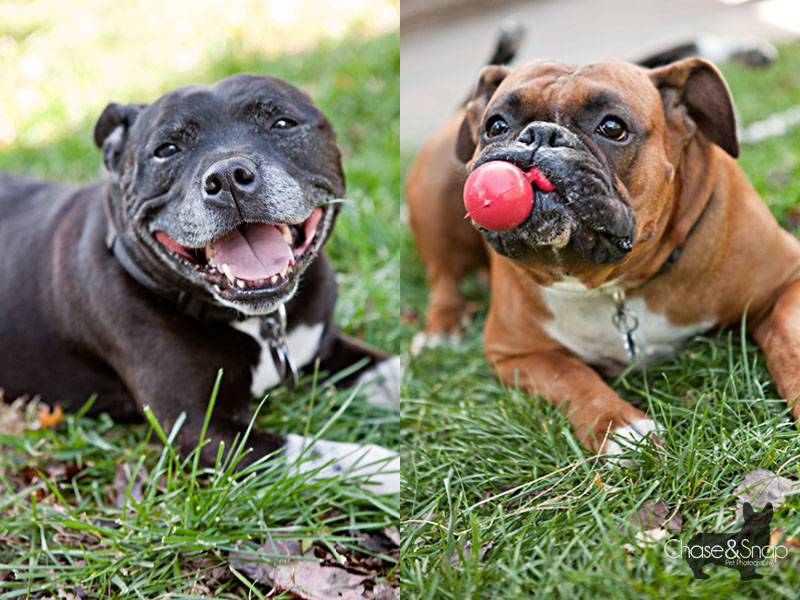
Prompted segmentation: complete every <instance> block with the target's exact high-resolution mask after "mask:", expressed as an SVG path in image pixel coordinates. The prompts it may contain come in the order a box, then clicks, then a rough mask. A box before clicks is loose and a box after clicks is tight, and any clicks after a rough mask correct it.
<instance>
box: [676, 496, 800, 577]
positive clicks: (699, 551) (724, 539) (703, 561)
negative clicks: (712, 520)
mask: <svg viewBox="0 0 800 600" xmlns="http://www.w3.org/2000/svg"><path fill="white" fill-rule="evenodd" d="M743 515H744V524H743V525H742V528H741V529H740V530H739V531H734V532H731V533H698V534H696V535H694V536H692V538H691V539H690V540H689V543H688V544H687V545H684V544H683V542H682V541H681V540H679V539H671V540H669V541H668V542H667V543H666V546H665V551H666V554H667V556H669V557H670V558H683V559H685V560H686V562H687V563H688V565H689V568H691V569H692V573H693V574H694V576H695V579H708V578H709V575H708V574H707V573H705V572H703V568H704V567H705V566H706V565H720V566H723V567H728V568H729V569H736V570H737V571H739V576H740V578H741V580H742V581H749V580H753V579H761V578H762V577H763V575H760V574H759V573H757V572H756V569H757V568H758V567H764V566H767V565H769V564H771V563H773V562H774V561H775V560H776V559H781V558H785V557H786V556H787V555H788V554H789V549H788V548H786V547H785V546H771V545H770V528H769V524H770V521H772V504H767V505H766V506H765V507H764V509H763V510H762V511H761V512H756V511H754V510H753V507H752V506H751V505H750V504H748V503H745V504H744V507H743Z"/></svg>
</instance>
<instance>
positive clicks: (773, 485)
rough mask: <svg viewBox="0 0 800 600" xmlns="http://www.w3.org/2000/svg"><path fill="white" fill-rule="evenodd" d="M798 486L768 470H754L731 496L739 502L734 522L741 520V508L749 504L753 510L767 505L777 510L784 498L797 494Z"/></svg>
mask: <svg viewBox="0 0 800 600" xmlns="http://www.w3.org/2000/svg"><path fill="white" fill-rule="evenodd" d="M798 489H800V485H798V483H797V482H796V481H792V480H791V479H787V478H786V477H779V476H777V475H775V473H773V472H772V471H770V470H768V469H756V470H754V471H750V472H749V473H748V474H747V475H745V476H744V481H743V482H742V483H740V484H739V485H737V486H736V488H735V489H734V490H733V495H734V496H736V497H737V500H738V502H739V504H738V506H737V507H736V520H740V519H741V518H742V506H743V505H744V503H745V502H749V503H750V504H751V505H752V506H753V508H764V507H765V506H766V505H767V503H769V504H772V508H773V509H777V508H778V507H779V506H781V505H782V504H783V503H784V502H785V501H786V496H787V495H790V494H793V493H797V491H798Z"/></svg>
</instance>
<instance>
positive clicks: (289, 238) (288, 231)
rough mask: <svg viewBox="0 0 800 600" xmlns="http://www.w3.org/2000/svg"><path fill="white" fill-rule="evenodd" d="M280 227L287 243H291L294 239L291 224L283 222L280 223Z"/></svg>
mask: <svg viewBox="0 0 800 600" xmlns="http://www.w3.org/2000/svg"><path fill="white" fill-rule="evenodd" d="M278 229H280V232H281V235H282V236H283V239H284V240H286V243H287V244H291V243H292V241H293V239H292V230H291V229H289V226H288V225H286V224H285V223H281V224H280V225H278Z"/></svg>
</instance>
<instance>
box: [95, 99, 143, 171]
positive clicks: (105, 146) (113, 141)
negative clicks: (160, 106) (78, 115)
mask: <svg viewBox="0 0 800 600" xmlns="http://www.w3.org/2000/svg"><path fill="white" fill-rule="evenodd" d="M145 106H147V105H146V104H127V105H125V106H123V105H122V104H109V105H108V106H106V107H105V109H104V110H103V114H101V115H100V118H99V119H98V120H97V124H96V125H95V126H94V143H95V144H97V147H98V148H100V149H101V150H102V151H103V162H104V163H105V165H106V167H107V168H108V169H109V170H111V169H113V168H114V166H115V165H116V164H117V160H118V159H119V156H120V154H121V153H122V149H123V147H124V146H125V142H126V141H127V140H128V131H129V130H130V127H131V125H133V122H134V121H135V120H136V116H137V115H138V114H139V113H140V112H141V111H142V109H143V108H144V107H145Z"/></svg>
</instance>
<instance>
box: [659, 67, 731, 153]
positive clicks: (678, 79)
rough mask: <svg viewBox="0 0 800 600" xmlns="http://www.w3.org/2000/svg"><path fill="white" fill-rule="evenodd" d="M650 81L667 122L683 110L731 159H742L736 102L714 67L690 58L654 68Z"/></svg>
mask: <svg viewBox="0 0 800 600" xmlns="http://www.w3.org/2000/svg"><path fill="white" fill-rule="evenodd" d="M650 78H651V80H652V81H653V84H654V85H655V86H656V88H658V91H659V93H660V94H661V101H662V102H663V103H664V113H665V115H666V116H667V119H669V117H670V114H672V113H673V111H675V110H681V109H682V110H683V111H684V112H685V114H686V115H688V116H689V118H691V120H692V121H694V123H695V124H696V125H697V128H698V129H700V131H702V132H703V134H705V136H706V137H707V138H708V139H709V140H711V141H712V142H714V143H715V144H716V145H717V146H719V147H720V148H722V149H723V150H725V152H727V153H728V154H730V155H731V156H732V157H734V158H737V157H738V156H739V140H738V139H737V137H736V115H735V113H734V110H733V99H732V98H731V92H730V90H729V89H728V84H727V83H725V79H723V77H722V74H721V73H720V72H719V71H718V70H717V68H716V67H715V66H714V65H712V64H711V63H710V62H708V61H705V60H703V59H701V58H687V59H685V60H681V61H678V62H674V63H672V64H669V65H666V66H665V67H661V68H660V69H653V70H652V71H651V72H650Z"/></svg>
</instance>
